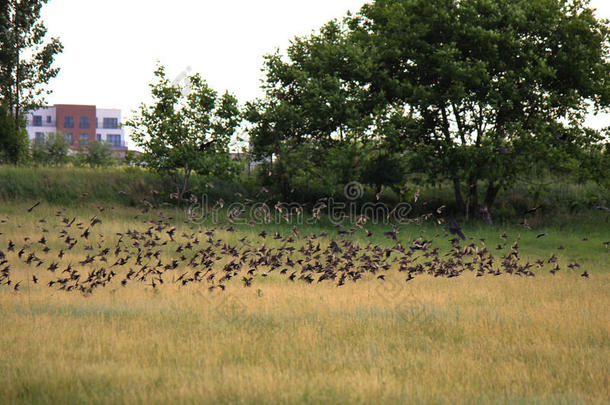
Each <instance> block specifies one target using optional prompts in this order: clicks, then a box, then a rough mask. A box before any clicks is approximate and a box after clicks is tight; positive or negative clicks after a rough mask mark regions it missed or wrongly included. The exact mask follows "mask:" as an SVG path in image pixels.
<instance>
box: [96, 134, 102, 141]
mask: <svg viewBox="0 0 610 405" xmlns="http://www.w3.org/2000/svg"><path fill="white" fill-rule="evenodd" d="M97 141H98V142H102V134H97Z"/></svg>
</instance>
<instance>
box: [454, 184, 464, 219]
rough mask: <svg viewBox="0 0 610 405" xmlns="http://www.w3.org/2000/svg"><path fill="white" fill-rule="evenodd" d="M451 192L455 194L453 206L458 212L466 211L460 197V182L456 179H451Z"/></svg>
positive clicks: (462, 199) (462, 198)
mask: <svg viewBox="0 0 610 405" xmlns="http://www.w3.org/2000/svg"><path fill="white" fill-rule="evenodd" d="M453 191H454V192H455V204H456V205H457V208H458V210H459V211H460V212H465V211H466V206H465V205H464V197H463V196H462V189H461V187H460V180H459V179H457V178H454V179H453Z"/></svg>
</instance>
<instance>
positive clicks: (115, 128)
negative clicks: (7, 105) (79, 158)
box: [26, 104, 127, 151]
mask: <svg viewBox="0 0 610 405" xmlns="http://www.w3.org/2000/svg"><path fill="white" fill-rule="evenodd" d="M26 119H27V126H26V129H27V132H28V135H29V137H30V140H31V141H32V142H40V141H42V140H44V139H45V137H46V136H48V135H49V134H51V133H61V134H64V136H65V137H66V140H67V141H68V143H69V144H70V148H71V149H72V150H81V149H86V147H87V145H88V144H89V142H91V141H93V140H97V141H101V142H107V143H108V144H109V145H110V146H111V147H112V148H113V149H115V150H117V151H125V150H127V146H126V142H125V132H124V130H123V128H122V126H121V110H119V109H103V108H97V107H96V106H94V105H70V104H56V105H54V106H52V107H47V108H41V109H38V110H35V111H30V112H29V113H27V114H26Z"/></svg>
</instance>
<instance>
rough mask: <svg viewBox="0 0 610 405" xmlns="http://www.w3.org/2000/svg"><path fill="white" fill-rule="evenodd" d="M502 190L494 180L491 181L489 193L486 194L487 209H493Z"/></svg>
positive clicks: (488, 186)
mask: <svg viewBox="0 0 610 405" xmlns="http://www.w3.org/2000/svg"><path fill="white" fill-rule="evenodd" d="M500 188H501V187H500V186H497V185H496V184H495V183H494V181H493V180H490V181H489V184H488V185H487V192H486V193H485V206H486V207H487V209H491V206H492V205H493V203H494V202H495V201H496V197H497V196H498V192H499V191H500Z"/></svg>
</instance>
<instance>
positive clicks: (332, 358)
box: [0, 213, 610, 404]
mask: <svg viewBox="0 0 610 405" xmlns="http://www.w3.org/2000/svg"><path fill="white" fill-rule="evenodd" d="M90 216H93V213H91V215H90ZM0 217H2V215H0ZM14 218H15V217H14ZM14 218H13V219H14ZM18 218H19V221H20V223H21V224H22V225H23V228H16V227H10V228H8V227H5V228H2V229H0V232H4V235H2V236H0V248H2V249H4V245H5V242H6V241H7V240H8V239H9V238H11V239H13V240H17V239H20V240H22V239H23V237H24V236H31V235H32V233H33V232H32V229H33V228H32V227H35V226H36V225H35V221H33V220H31V219H30V218H29V217H22V216H19V217H18ZM124 221H125V219H124V218H123V217H118V218H117V219H116V220H113V219H112V218H111V217H108V218H106V219H105V220H104V224H102V226H101V227H100V228H99V231H100V232H102V233H104V234H106V235H110V234H111V233H113V232H116V231H117V230H125V226H126V225H125V222H124ZM134 226H135V225H134ZM34 236H36V237H39V235H38V234H37V233H34ZM82 253H83V252H82V251H81V252H78V254H79V255H81V254H82ZM76 257H77V256H74V257H73V258H66V259H64V261H69V260H74V259H76ZM78 257H81V256H78ZM596 260H599V259H596ZM602 263H603V261H602ZM28 271H30V270H29V269H26V268H25V267H19V268H17V269H16V274H18V275H20V276H23V277H25V276H26V274H29V273H28ZM594 271H595V274H594V275H593V276H592V277H591V279H589V280H586V279H583V278H581V277H579V276H578V274H576V273H568V272H565V271H564V272H560V273H559V274H557V275H556V276H554V277H553V276H550V275H540V276H538V277H536V278H533V279H532V278H519V277H511V276H499V277H483V278H475V277H474V275H473V274H465V275H463V276H461V277H458V278H452V279H446V278H433V277H428V276H420V277H416V279H415V280H413V281H411V282H409V283H404V276H401V277H398V274H396V272H394V271H391V272H390V274H389V275H388V277H387V281H386V282H382V281H380V280H376V279H374V278H372V277H370V276H369V277H368V278H366V279H365V280H360V281H359V282H358V283H351V282H349V283H348V284H346V285H345V286H344V287H341V288H337V287H335V286H334V285H333V284H324V283H321V284H319V285H315V284H314V285H307V284H304V283H298V284H292V283H288V282H286V281H284V280H283V279H282V280H280V279H278V278H274V277H271V278H269V279H265V280H263V279H257V280H256V281H255V283H254V284H253V287H252V288H243V287H242V284H241V283H240V282H239V280H235V281H232V282H230V283H229V284H228V285H227V290H226V291H225V292H224V293H222V292H219V291H214V292H210V291H208V290H207V289H206V288H205V287H204V286H200V285H189V286H187V287H186V288H179V287H177V286H175V285H165V286H164V288H162V289H159V290H157V291H155V290H152V289H151V288H144V287H143V286H142V285H128V286H127V287H125V288H121V287H120V284H119V283H118V282H116V283H113V284H112V285H111V286H109V287H106V288H103V289H100V290H97V291H96V292H95V293H94V294H93V295H91V296H88V297H84V296H81V295H79V294H66V293H64V292H58V291H54V290H52V289H49V288H47V287H46V286H42V285H41V284H42V281H43V280H41V284H37V285H33V284H30V286H29V287H30V288H29V289H28V286H27V285H26V284H23V287H22V290H21V291H20V292H15V291H14V290H12V289H10V288H8V287H0V403H2V404H12V403H53V404H64V403H65V404H74V403H106V404H134V403H146V404H148V403H197V404H199V403H265V404H269V403H289V404H293V403H455V404H462V403H463V404H471V403H484V404H488V403H553V404H557V403H566V404H573V403H583V404H589V403H600V404H601V403H608V399H609V398H610V392H609V386H610V384H609V381H608V377H609V376H610V339H609V332H610V313H609V312H608V308H610V297H609V294H608V291H610V277H609V276H608V272H607V268H606V267H605V266H603V265H602V266H601V267H599V268H596V269H594ZM17 278H19V277H17Z"/></svg>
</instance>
